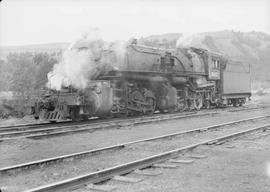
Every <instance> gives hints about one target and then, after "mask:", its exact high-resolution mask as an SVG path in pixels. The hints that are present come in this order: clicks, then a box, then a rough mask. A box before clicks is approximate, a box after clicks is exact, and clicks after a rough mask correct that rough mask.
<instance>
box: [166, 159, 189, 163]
mask: <svg viewBox="0 0 270 192" xmlns="http://www.w3.org/2000/svg"><path fill="white" fill-rule="evenodd" d="M169 162H170V163H179V164H191V163H193V162H194V160H191V159H170V160H169Z"/></svg>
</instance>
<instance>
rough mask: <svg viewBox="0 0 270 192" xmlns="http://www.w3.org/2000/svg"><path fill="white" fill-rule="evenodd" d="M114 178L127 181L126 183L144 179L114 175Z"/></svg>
mask: <svg viewBox="0 0 270 192" xmlns="http://www.w3.org/2000/svg"><path fill="white" fill-rule="evenodd" d="M113 180H115V181H121V182H126V183H138V182H140V181H142V180H143V179H140V178H133V177H126V176H114V177H113Z"/></svg>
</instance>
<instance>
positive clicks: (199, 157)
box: [188, 154, 207, 159]
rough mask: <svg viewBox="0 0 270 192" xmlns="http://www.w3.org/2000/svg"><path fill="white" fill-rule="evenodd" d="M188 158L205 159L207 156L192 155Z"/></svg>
mask: <svg viewBox="0 0 270 192" xmlns="http://www.w3.org/2000/svg"><path fill="white" fill-rule="evenodd" d="M188 157H190V158H193V159H204V158H206V157H207V156H206V155H200V154H190V155H188Z"/></svg>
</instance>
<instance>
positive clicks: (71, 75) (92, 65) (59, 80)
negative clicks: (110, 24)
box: [47, 31, 126, 90]
mask: <svg viewBox="0 0 270 192" xmlns="http://www.w3.org/2000/svg"><path fill="white" fill-rule="evenodd" d="M125 53H126V44H125V43H123V42H115V43H109V42H105V41H103V40H102V39H101V38H100V37H99V35H98V33H97V31H94V33H89V34H86V35H84V36H83V37H82V38H81V39H79V40H77V41H76V42H75V43H73V44H72V45H71V46H70V47H69V48H68V49H67V50H66V51H65V52H64V53H63V56H62V59H61V61H60V62H59V63H58V64H56V65H54V67H53V70H52V71H51V72H49V73H48V75H47V76H48V84H47V85H48V87H49V88H52V89H56V90H60V89H61V87H62V86H69V85H72V86H73V87H75V88H78V89H84V88H86V87H87V84H88V83H89V81H90V80H91V79H94V78H95V77H96V76H97V75H98V74H99V72H100V71H101V70H104V69H105V68H106V67H107V68H117V69H118V68H120V67H121V66H123V64H124V58H125Z"/></svg>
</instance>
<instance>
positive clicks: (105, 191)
mask: <svg viewBox="0 0 270 192" xmlns="http://www.w3.org/2000/svg"><path fill="white" fill-rule="evenodd" d="M86 188H87V189H90V190H91V191H103V192H111V191H114V190H116V189H117V187H116V186H113V185H95V184H89V185H87V186H86Z"/></svg>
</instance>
